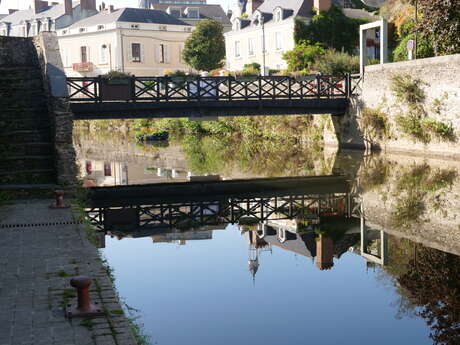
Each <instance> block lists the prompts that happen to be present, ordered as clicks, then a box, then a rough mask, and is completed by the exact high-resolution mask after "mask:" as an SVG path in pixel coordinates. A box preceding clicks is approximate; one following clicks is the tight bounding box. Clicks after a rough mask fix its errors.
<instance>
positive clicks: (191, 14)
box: [187, 8, 200, 19]
mask: <svg viewBox="0 0 460 345" xmlns="http://www.w3.org/2000/svg"><path fill="white" fill-rule="evenodd" d="M187 18H192V19H198V18H200V11H198V9H197V8H188V9H187Z"/></svg>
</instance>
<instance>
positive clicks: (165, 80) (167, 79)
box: [163, 77, 169, 101]
mask: <svg viewBox="0 0 460 345" xmlns="http://www.w3.org/2000/svg"><path fill="white" fill-rule="evenodd" d="M163 80H164V83H165V101H167V100H168V98H169V77H163Z"/></svg>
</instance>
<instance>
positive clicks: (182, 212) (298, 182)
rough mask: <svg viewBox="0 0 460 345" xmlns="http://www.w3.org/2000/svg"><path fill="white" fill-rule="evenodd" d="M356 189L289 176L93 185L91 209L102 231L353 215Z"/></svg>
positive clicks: (339, 180)
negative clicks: (308, 216) (351, 191)
mask: <svg viewBox="0 0 460 345" xmlns="http://www.w3.org/2000/svg"><path fill="white" fill-rule="evenodd" d="M349 191H350V188H349V185H348V182H347V181H346V179H345V178H344V177H342V176H324V177H295V178H292V177H289V178H270V179H252V180H228V181H212V182H182V183H165V184H158V185H144V186H141V185H138V186H122V187H120V186H118V187H95V188H90V192H89V205H90V207H89V208H88V209H87V210H86V212H87V215H88V218H89V220H90V222H91V223H92V224H93V225H94V226H96V227H97V228H99V229H101V230H114V229H115V230H116V229H130V230H135V229H142V228H165V227H166V228H178V229H188V228H193V227H200V226H205V225H218V224H226V223H231V224H235V223H241V222H244V221H245V219H247V218H250V219H251V221H253V222H264V221H267V220H280V219H295V218H298V217H299V218H302V217H304V216H307V215H310V216H311V215H316V216H322V215H334V214H339V213H340V214H341V215H346V216H348V217H349V216H351V213H352V209H353V205H352V203H353V202H352V198H351V196H350V192H349Z"/></svg>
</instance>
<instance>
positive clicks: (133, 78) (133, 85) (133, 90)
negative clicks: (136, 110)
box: [131, 75, 136, 102]
mask: <svg viewBox="0 0 460 345" xmlns="http://www.w3.org/2000/svg"><path fill="white" fill-rule="evenodd" d="M131 100H132V101H133V102H136V76H134V75H132V76H131Z"/></svg>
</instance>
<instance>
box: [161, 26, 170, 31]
mask: <svg viewBox="0 0 460 345" xmlns="http://www.w3.org/2000/svg"><path fill="white" fill-rule="evenodd" d="M159 29H160V31H168V28H167V27H166V25H160V28H159Z"/></svg>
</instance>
